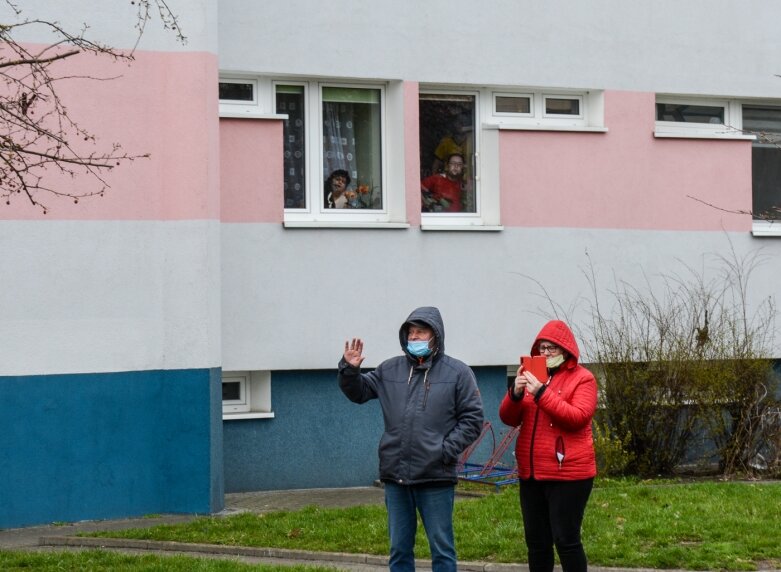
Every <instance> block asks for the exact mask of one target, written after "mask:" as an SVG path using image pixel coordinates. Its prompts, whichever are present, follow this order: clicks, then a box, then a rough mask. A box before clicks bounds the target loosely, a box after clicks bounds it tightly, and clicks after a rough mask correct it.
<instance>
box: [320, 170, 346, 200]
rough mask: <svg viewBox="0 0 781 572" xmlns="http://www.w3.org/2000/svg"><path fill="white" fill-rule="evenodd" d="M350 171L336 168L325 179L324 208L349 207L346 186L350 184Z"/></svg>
mask: <svg viewBox="0 0 781 572" xmlns="http://www.w3.org/2000/svg"><path fill="white" fill-rule="evenodd" d="M351 180H352V179H351V178H350V173H348V172H347V171H345V170H344V169H336V170H335V171H334V172H332V173H331V174H330V175H329V176H328V178H327V179H326V180H325V208H327V209H346V208H350V205H349V203H348V200H349V196H348V191H347V187H348V185H349V184H350V181H351Z"/></svg>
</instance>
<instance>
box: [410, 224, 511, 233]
mask: <svg viewBox="0 0 781 572" xmlns="http://www.w3.org/2000/svg"><path fill="white" fill-rule="evenodd" d="M420 230H423V231H458V232H462V231H468V232H475V231H484V232H485V231H487V232H499V231H502V230H504V227H503V226H502V225H491V224H461V223H451V224H447V223H438V224H432V223H428V222H422V223H421V224H420Z"/></svg>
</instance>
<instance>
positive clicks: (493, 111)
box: [491, 91, 537, 119]
mask: <svg viewBox="0 0 781 572" xmlns="http://www.w3.org/2000/svg"><path fill="white" fill-rule="evenodd" d="M498 97H517V98H524V97H525V98H527V99H528V100H529V113H513V112H510V111H497V109H496V99H497V98H498ZM535 99H537V98H535V97H534V93H531V92H530V93H516V92H509V91H494V92H492V93H491V100H492V102H493V103H492V107H491V114H492V115H493V116H495V117H509V118H514V119H518V118H522V117H523V118H526V117H534V101H535Z"/></svg>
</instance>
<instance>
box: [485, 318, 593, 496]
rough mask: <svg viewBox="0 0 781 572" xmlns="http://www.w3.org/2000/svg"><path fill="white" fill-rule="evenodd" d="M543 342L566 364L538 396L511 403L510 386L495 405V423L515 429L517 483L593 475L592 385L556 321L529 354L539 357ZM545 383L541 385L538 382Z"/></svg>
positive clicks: (563, 327) (567, 331)
mask: <svg viewBox="0 0 781 572" xmlns="http://www.w3.org/2000/svg"><path fill="white" fill-rule="evenodd" d="M542 340H548V341H550V342H553V343H554V344H556V345H557V346H560V347H562V348H564V350H565V351H566V352H567V353H568V354H569V356H568V357H567V360H566V361H565V362H564V363H563V364H561V365H560V366H559V367H558V368H556V369H555V370H553V371H552V372H551V371H550V370H549V374H551V373H552V375H551V376H550V377H549V382H548V384H547V387H545V388H544V390H540V393H538V395H537V397H534V398H533V397H532V396H531V395H528V394H527V393H526V392H524V394H523V396H522V397H520V398H519V399H517V400H516V399H515V398H513V396H512V387H511V388H510V390H508V392H507V395H505V397H504V400H503V401H502V403H501V405H500V406H499V418H500V419H501V420H502V422H504V423H505V424H507V425H510V426H511V427H516V426H519V425H520V431H519V433H518V439H517V441H516V443H515V458H516V461H517V462H518V474H519V475H520V478H521V479H530V478H534V479H537V480H541V481H567V480H580V479H588V478H591V477H594V476H595V475H596V474H597V465H596V458H595V454H594V439H593V436H592V434H591V419H592V418H593V416H594V412H595V411H596V408H597V382H596V380H595V379H594V376H593V375H592V374H591V372H590V371H588V370H587V369H586V368H584V367H583V366H581V365H579V364H578V358H579V357H580V351H579V350H578V344H577V343H576V341H575V336H574V335H573V334H572V331H571V330H570V329H569V327H568V326H567V325H566V324H565V323H564V322H562V321H560V320H552V321H550V322H548V323H547V324H545V326H544V327H543V328H542V330H540V333H539V334H537V338H536V339H535V340H534V344H533V345H532V349H531V355H540V350H539V346H540V342H541V341H542ZM540 381H541V382H543V383H545V381H546V380H542V379H541V380H540Z"/></svg>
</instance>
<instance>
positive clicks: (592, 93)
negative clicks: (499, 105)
mask: <svg viewBox="0 0 781 572" xmlns="http://www.w3.org/2000/svg"><path fill="white" fill-rule="evenodd" d="M481 94H483V95H484V96H485V97H483V100H484V101H485V102H486V103H489V102H490V105H485V107H484V108H483V117H484V123H483V128H484V129H485V128H489V129H499V130H529V131H574V132H580V133H606V132H607V128H606V127H605V94H604V91H602V90H566V89H556V90H550V89H544V90H543V89H529V88H519V89H517V90H514V89H507V88H492V87H488V88H483V89H482V90H481ZM497 96H509V97H513V96H515V97H531V109H530V113H528V114H525V113H500V112H497V111H496V103H495V101H496V97H497ZM550 98H552V99H577V100H578V101H579V107H580V114H579V115H567V114H560V113H546V112H545V101H546V100H547V99H550Z"/></svg>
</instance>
